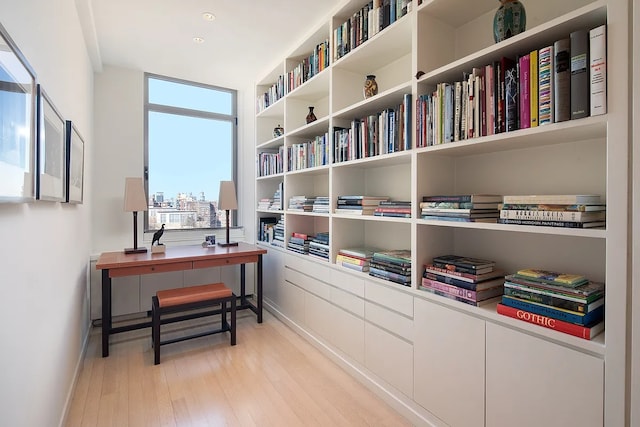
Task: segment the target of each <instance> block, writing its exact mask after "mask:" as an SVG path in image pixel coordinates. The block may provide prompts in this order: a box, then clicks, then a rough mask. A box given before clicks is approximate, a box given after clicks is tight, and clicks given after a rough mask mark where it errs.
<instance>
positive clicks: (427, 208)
mask: <svg viewBox="0 0 640 427" xmlns="http://www.w3.org/2000/svg"><path fill="white" fill-rule="evenodd" d="M500 203H502V196H500V195H497V194H464V195H435V196H424V197H423V198H422V203H420V214H421V216H422V219H431V220H439V221H462V222H494V223H495V222H497V220H498V216H499V211H498V207H499V204H500Z"/></svg>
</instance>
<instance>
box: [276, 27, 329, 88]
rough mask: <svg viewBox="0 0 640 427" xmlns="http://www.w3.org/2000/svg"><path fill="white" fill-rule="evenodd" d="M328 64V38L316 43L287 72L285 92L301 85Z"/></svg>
mask: <svg viewBox="0 0 640 427" xmlns="http://www.w3.org/2000/svg"><path fill="white" fill-rule="evenodd" d="M328 66H329V40H328V39H327V40H325V41H323V42H322V43H320V44H318V45H316V47H315V48H314V49H313V52H311V54H310V55H309V56H307V57H306V58H304V59H303V60H302V61H301V62H300V63H299V64H298V65H296V66H295V67H294V68H293V69H291V71H289V72H288V73H287V78H286V82H287V83H286V86H285V94H287V93H289V92H291V91H293V90H294V89H296V88H298V87H299V86H301V85H302V84H303V83H305V82H306V81H307V80H309V79H310V78H311V77H314V76H315V75H316V74H318V73H319V72H320V71H322V70H324V69H325V68H327V67H328Z"/></svg>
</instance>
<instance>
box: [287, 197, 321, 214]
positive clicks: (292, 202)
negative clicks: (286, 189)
mask: <svg viewBox="0 0 640 427" xmlns="http://www.w3.org/2000/svg"><path fill="white" fill-rule="evenodd" d="M315 200H316V199H315V197H307V196H292V197H291V198H290V199H289V210H290V211H299V212H311V211H312V210H313V203H314V202H315Z"/></svg>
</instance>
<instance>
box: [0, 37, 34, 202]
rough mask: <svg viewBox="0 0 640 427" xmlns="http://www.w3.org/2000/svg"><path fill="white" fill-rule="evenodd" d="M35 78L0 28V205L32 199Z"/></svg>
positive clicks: (27, 64)
mask: <svg viewBox="0 0 640 427" xmlns="http://www.w3.org/2000/svg"><path fill="white" fill-rule="evenodd" d="M35 83H36V75H35V72H34V71H33V69H32V68H31V66H30V65H29V63H28V62H27V60H26V59H25V57H24V56H23V55H22V53H21V52H20V50H19V49H18V47H17V46H16V44H15V43H14V42H13V40H12V39H11V37H9V34H8V33H7V32H6V30H5V29H4V27H3V26H2V25H0V202H28V201H32V200H34V198H35V182H36V180H35V145H36V132H35V127H36V125H35V123H36V119H35V107H36V86H35Z"/></svg>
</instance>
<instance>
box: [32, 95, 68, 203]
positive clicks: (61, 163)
mask: <svg viewBox="0 0 640 427" xmlns="http://www.w3.org/2000/svg"><path fill="white" fill-rule="evenodd" d="M36 93H37V99H38V104H37V105H38V107H37V110H36V111H37V114H36V123H37V124H38V125H37V132H36V135H37V145H36V170H37V173H36V199H38V200H50V201H54V202H65V201H66V200H67V186H66V180H65V178H66V177H65V175H66V168H65V161H66V159H67V156H66V152H67V150H66V145H67V144H66V141H65V131H66V123H65V121H64V119H63V118H62V116H61V115H60V113H59V112H58V110H56V108H55V107H54V106H53V103H52V102H51V100H50V99H49V97H48V96H47V94H46V93H45V91H44V90H43V89H42V86H40V85H38V86H37V90H36Z"/></svg>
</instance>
